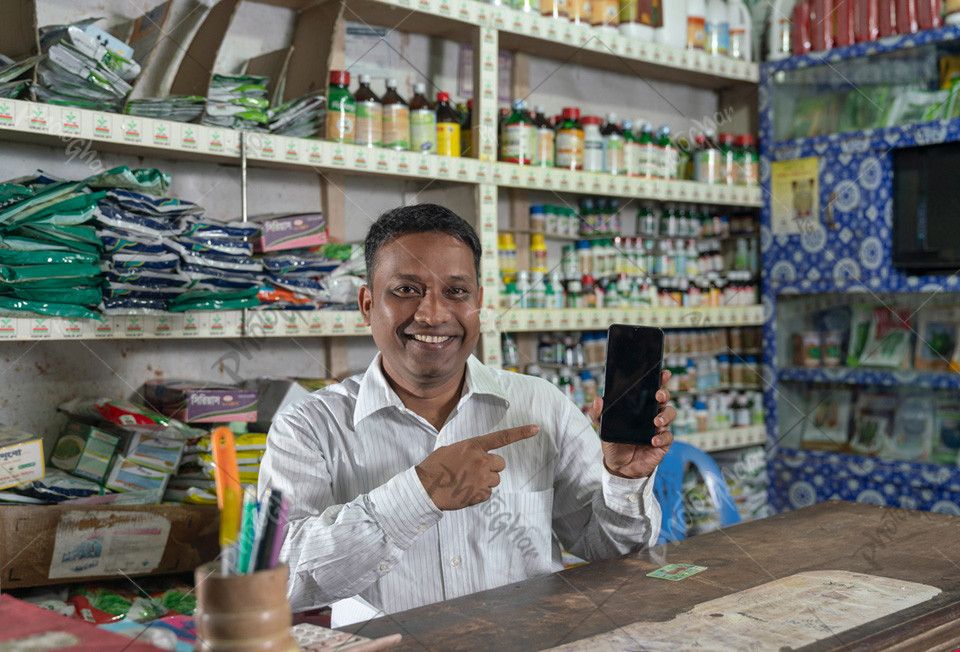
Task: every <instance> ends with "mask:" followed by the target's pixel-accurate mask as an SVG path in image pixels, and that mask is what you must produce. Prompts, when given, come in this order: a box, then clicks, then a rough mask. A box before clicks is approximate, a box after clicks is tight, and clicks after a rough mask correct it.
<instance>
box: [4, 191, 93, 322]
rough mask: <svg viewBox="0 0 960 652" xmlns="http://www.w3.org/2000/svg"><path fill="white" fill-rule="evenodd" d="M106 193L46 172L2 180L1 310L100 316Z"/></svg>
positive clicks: (71, 315)
mask: <svg viewBox="0 0 960 652" xmlns="http://www.w3.org/2000/svg"><path fill="white" fill-rule="evenodd" d="M104 195H105V192H104V191H90V190H89V189H88V188H87V187H86V185H85V184H84V183H83V182H75V181H61V180H57V179H52V178H50V177H47V176H44V175H38V176H36V177H32V178H28V179H18V180H15V181H13V182H9V183H4V184H0V311H2V312H4V313H22V312H28V313H36V314H41V315H53V316H59V317H79V318H84V319H101V317H100V315H99V314H97V313H96V312H95V311H94V310H93V308H94V307H95V306H97V305H98V304H99V303H100V300H101V297H102V290H101V286H102V281H103V275H102V272H101V271H100V267H99V265H98V263H99V261H100V251H101V249H102V248H103V245H102V243H101V241H100V238H99V237H97V233H96V229H95V228H94V226H93V225H92V224H91V222H92V221H93V220H94V218H95V214H96V209H97V201H98V200H99V199H100V198H102V197H103V196H104Z"/></svg>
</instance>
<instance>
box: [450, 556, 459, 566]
mask: <svg viewBox="0 0 960 652" xmlns="http://www.w3.org/2000/svg"><path fill="white" fill-rule="evenodd" d="M450 565H451V566H453V567H457V566H459V565H460V558H459V557H454V558H453V559H451V560H450Z"/></svg>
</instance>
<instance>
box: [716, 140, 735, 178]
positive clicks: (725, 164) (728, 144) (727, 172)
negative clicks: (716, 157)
mask: <svg viewBox="0 0 960 652" xmlns="http://www.w3.org/2000/svg"><path fill="white" fill-rule="evenodd" d="M718 140H719V143H720V176H719V179H718V181H719V183H724V184H727V185H731V186H732V185H733V184H735V183H736V182H737V150H736V140H737V137H736V136H734V135H733V134H730V133H722V134H720V136H719V138H718Z"/></svg>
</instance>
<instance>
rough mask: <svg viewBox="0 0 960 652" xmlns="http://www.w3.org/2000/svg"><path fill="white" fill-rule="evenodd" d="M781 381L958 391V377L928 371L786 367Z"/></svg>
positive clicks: (779, 373) (781, 372) (778, 375)
mask: <svg viewBox="0 0 960 652" xmlns="http://www.w3.org/2000/svg"><path fill="white" fill-rule="evenodd" d="M777 377H778V378H779V379H780V380H781V381H791V382H810V383H832V384H840V385H871V386H880V387H900V386H908V387H927V388H931V389H960V374H957V373H935V372H929V371H914V370H898V371H888V370H884V369H865V368H850V367H820V368H810V369H808V368H805V367H787V368H784V369H781V370H780V371H779V372H778V373H777Z"/></svg>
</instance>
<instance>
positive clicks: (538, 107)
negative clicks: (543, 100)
mask: <svg viewBox="0 0 960 652" xmlns="http://www.w3.org/2000/svg"><path fill="white" fill-rule="evenodd" d="M533 110H534V111H536V112H537V113H546V112H547V107H545V106H544V105H542V104H538V105H536V106H535V107H533Z"/></svg>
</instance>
